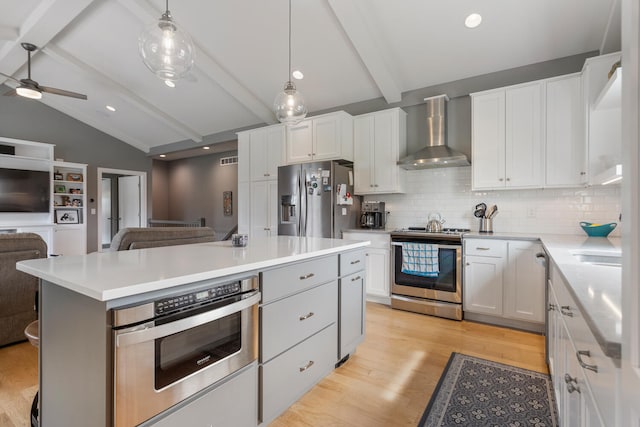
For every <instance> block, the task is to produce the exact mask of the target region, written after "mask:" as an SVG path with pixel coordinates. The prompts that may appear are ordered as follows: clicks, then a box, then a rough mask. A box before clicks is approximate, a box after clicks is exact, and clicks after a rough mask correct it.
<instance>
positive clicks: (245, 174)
mask: <svg viewBox="0 0 640 427" xmlns="http://www.w3.org/2000/svg"><path fill="white" fill-rule="evenodd" d="M250 171H251V136H250V135H249V133H247V132H242V133H239V134H238V182H249V181H250V180H251V172H250Z"/></svg>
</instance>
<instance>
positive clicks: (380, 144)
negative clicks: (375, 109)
mask: <svg viewBox="0 0 640 427" xmlns="http://www.w3.org/2000/svg"><path fill="white" fill-rule="evenodd" d="M373 135H374V137H373V164H374V165H375V167H374V168H373V170H372V173H373V183H374V185H375V190H376V192H379V193H391V192H394V191H397V189H398V166H397V165H394V163H397V161H398V137H399V132H398V113H397V112H396V111H390V112H388V113H386V114H377V115H376V116H375V121H374V131H373Z"/></svg>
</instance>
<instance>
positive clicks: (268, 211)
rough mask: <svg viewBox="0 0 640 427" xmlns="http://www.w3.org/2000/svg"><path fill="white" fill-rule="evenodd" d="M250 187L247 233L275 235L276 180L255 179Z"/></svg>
mask: <svg viewBox="0 0 640 427" xmlns="http://www.w3.org/2000/svg"><path fill="white" fill-rule="evenodd" d="M250 187H251V190H250V194H251V200H250V208H249V210H250V212H251V214H250V216H249V223H250V227H249V229H250V233H249V234H250V235H251V236H252V237H259V236H277V235H278V181H255V182H251V183H250ZM238 189H240V187H238Z"/></svg>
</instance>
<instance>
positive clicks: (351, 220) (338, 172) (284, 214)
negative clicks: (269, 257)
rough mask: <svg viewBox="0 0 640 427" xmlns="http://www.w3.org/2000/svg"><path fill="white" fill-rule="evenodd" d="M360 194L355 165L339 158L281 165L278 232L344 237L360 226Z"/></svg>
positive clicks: (279, 172)
mask: <svg viewBox="0 0 640 427" xmlns="http://www.w3.org/2000/svg"><path fill="white" fill-rule="evenodd" d="M359 215H360V197H359V196H354V195H353V168H352V166H350V165H341V164H339V163H338V162H336V161H324V162H313V163H303V164H298V165H289V166H280V167H279V168H278V234H279V235H286V236H306V237H331V238H335V239H340V238H342V230H346V229H350V228H356V221H357V220H358V217H359Z"/></svg>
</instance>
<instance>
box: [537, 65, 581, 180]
mask: <svg viewBox="0 0 640 427" xmlns="http://www.w3.org/2000/svg"><path fill="white" fill-rule="evenodd" d="M545 87H546V106H547V108H546V127H547V130H546V171H545V186H548V187H560V186H576V185H581V184H585V183H586V182H587V164H586V163H587V140H586V138H585V135H584V114H583V107H582V90H581V78H580V75H572V76H569V77H563V78H560V79H557V80H551V81H548V82H547V83H546V85H545Z"/></svg>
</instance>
